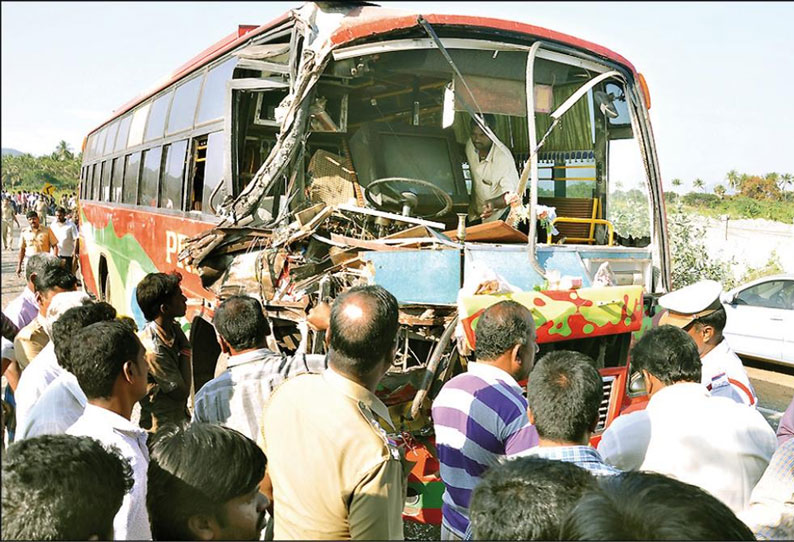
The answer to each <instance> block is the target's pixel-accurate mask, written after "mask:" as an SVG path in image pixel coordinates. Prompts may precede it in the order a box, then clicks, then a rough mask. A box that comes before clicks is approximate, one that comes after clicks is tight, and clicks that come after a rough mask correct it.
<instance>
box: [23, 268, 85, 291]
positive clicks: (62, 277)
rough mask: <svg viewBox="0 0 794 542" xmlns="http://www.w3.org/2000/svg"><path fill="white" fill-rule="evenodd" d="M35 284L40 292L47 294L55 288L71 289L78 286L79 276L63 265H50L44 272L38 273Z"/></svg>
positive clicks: (34, 280)
mask: <svg viewBox="0 0 794 542" xmlns="http://www.w3.org/2000/svg"><path fill="white" fill-rule="evenodd" d="M33 286H34V288H36V291H37V292H38V293H40V294H45V293H47V292H49V291H51V290H54V289H55V288H60V289H61V290H65V291H67V292H68V291H71V290H74V289H75V288H76V287H77V277H75V276H74V275H72V273H70V272H69V271H67V270H66V269H65V268H63V267H60V266H59V267H50V268H48V269H47V270H46V271H45V272H44V273H43V274H41V275H38V274H37V275H36V277H35V278H34V279H33Z"/></svg>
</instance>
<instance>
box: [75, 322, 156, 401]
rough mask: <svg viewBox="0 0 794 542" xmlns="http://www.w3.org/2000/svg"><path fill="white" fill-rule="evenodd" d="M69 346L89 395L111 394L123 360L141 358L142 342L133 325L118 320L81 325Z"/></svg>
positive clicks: (79, 376)
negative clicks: (133, 330) (129, 325)
mask: <svg viewBox="0 0 794 542" xmlns="http://www.w3.org/2000/svg"><path fill="white" fill-rule="evenodd" d="M72 344H79V345H80V348H71V347H70V348H69V354H68V356H67V358H68V360H69V362H68V363H69V365H70V366H71V370H72V373H73V374H74V376H75V377H76V378H77V382H78V384H80V387H81V388H82V390H83V392H85V396H86V397H87V398H88V399H96V398H99V397H110V396H111V394H112V393H113V384H114V383H115V382H116V379H117V378H118V376H119V375H120V374H121V372H122V370H123V368H124V364H125V363H126V362H128V361H132V362H133V363H135V361H136V360H137V359H138V353H139V352H140V351H141V349H142V348H143V346H142V345H141V341H140V340H138V337H137V336H136V335H135V333H133V332H132V331H130V329H129V328H128V327H127V326H125V325H124V324H122V323H121V322H119V321H117V320H113V321H110V322H97V323H95V324H91V325H90V326H86V327H84V328H83V329H81V330H80V331H79V332H78V333H77V335H76V336H75V337H74V339H73V340H72Z"/></svg>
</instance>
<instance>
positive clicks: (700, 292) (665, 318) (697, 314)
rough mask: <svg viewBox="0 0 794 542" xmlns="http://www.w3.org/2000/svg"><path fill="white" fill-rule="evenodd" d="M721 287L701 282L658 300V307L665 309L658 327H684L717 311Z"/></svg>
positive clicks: (715, 282) (708, 282)
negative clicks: (667, 325) (665, 325)
mask: <svg viewBox="0 0 794 542" xmlns="http://www.w3.org/2000/svg"><path fill="white" fill-rule="evenodd" d="M721 293H722V285H721V284H720V283H719V282H717V281H715V280H701V281H699V282H696V283H695V284H691V285H689V286H686V287H684V288H681V289H680V290H676V291H674V292H670V293H669V294H665V295H663V296H662V297H660V298H659V305H660V306H662V307H663V308H665V309H667V312H665V313H664V314H663V315H662V318H661V320H659V325H664V324H670V325H673V326H676V327H681V328H683V327H686V326H688V325H689V324H690V323H691V322H692V321H693V320H695V319H697V318H702V317H704V316H708V315H709V314H711V313H713V312H715V311H716V310H718V309H719V308H720V307H721V306H722V304H721V303H720V294H721Z"/></svg>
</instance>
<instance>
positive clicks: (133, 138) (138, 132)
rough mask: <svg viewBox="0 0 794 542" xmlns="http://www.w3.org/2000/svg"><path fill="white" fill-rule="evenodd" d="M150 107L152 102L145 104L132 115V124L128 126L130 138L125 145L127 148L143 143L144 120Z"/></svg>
mask: <svg viewBox="0 0 794 542" xmlns="http://www.w3.org/2000/svg"><path fill="white" fill-rule="evenodd" d="M151 107H152V102H147V103H145V104H143V105H142V106H141V107H139V108H138V109H136V110H135V113H133V115H132V124H130V138H129V141H128V143H127V146H128V147H134V146H136V145H140V144H141V143H142V142H143V130H144V128H146V118H147V117H148V116H149V109H150V108H151Z"/></svg>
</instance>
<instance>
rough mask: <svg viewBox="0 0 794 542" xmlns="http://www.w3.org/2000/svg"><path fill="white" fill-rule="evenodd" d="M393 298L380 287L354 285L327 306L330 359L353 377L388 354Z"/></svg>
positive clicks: (393, 333)
mask: <svg viewBox="0 0 794 542" xmlns="http://www.w3.org/2000/svg"><path fill="white" fill-rule="evenodd" d="M397 327H398V322H397V300H396V299H395V298H394V296H393V295H392V294H390V293H389V292H388V291H386V290H385V289H384V288H382V287H381V286H357V287H355V288H351V289H350V290H348V291H347V292H345V293H344V294H342V295H340V296H339V297H338V298H337V299H336V301H335V302H334V304H333V306H332V307H331V353H330V362H331V364H332V365H334V366H335V367H336V368H337V369H340V370H342V371H344V372H345V373H349V374H352V375H355V376H364V375H366V374H369V373H370V372H371V371H372V370H373V369H374V368H376V367H377V366H378V365H380V364H382V363H383V361H384V360H385V359H386V357H387V356H389V355H391V353H392V349H393V347H394V342H395V338H396V336H397Z"/></svg>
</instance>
